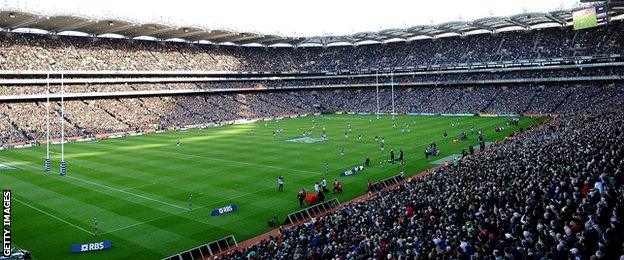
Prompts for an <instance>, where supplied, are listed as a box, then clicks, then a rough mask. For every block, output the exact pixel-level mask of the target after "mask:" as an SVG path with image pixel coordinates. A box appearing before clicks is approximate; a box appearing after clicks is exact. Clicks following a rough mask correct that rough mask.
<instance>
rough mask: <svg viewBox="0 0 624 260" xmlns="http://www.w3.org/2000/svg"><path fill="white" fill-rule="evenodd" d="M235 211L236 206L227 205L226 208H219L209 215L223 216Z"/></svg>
mask: <svg viewBox="0 0 624 260" xmlns="http://www.w3.org/2000/svg"><path fill="white" fill-rule="evenodd" d="M237 209H238V207H237V206H236V204H231V205H228V206H225V207H221V208H218V209H215V210H213V211H212V213H211V214H210V215H213V216H219V215H221V214H225V213H229V212H232V211H236V210H237Z"/></svg>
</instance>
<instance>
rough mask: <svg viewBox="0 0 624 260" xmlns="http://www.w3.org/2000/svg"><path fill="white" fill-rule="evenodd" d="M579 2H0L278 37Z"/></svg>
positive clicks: (45, 11) (47, 11) (7, 6)
mask: <svg viewBox="0 0 624 260" xmlns="http://www.w3.org/2000/svg"><path fill="white" fill-rule="evenodd" d="M578 6H579V0H433V1H430V0H411V1H409V0H406V1H399V0H377V1H375V0H359V1H357V0H309V1H301V0H299V1H297V0H255V1H254V0H203V1H202V0H174V1H171V0H169V1H160V0H152V1H148V0H103V1H95V0H0V9H1V10H11V11H18V10H22V11H28V12H31V13H37V14H42V15H48V16H53V15H61V14H65V15H67V14H69V15H75V16H81V17H87V18H94V19H98V20H105V19H123V20H129V21H132V22H136V23H139V24H141V23H154V22H156V23H163V24H166V25H171V26H175V27H186V26H196V27H200V28H205V29H207V30H218V29H227V30H231V31H236V32H255V33H261V34H277V35H282V36H298V37H307V36H320V35H349V34H354V33H358V32H369V31H379V30H382V29H389V28H405V27H410V26H416V25H431V24H440V23H444V22H449V21H470V20H474V19H477V18H483V17H489V16H510V15H515V14H520V13H523V12H544V11H553V10H560V9H571V8H575V7H578Z"/></svg>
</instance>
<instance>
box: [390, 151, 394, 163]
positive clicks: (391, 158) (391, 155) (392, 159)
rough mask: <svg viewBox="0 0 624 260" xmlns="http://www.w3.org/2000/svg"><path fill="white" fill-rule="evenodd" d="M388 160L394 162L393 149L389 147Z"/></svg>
mask: <svg viewBox="0 0 624 260" xmlns="http://www.w3.org/2000/svg"><path fill="white" fill-rule="evenodd" d="M390 162H391V163H394V150H392V149H390Z"/></svg>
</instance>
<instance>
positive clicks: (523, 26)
mask: <svg viewBox="0 0 624 260" xmlns="http://www.w3.org/2000/svg"><path fill="white" fill-rule="evenodd" d="M503 20H504V21H505V22H509V23H512V24H514V25H517V26H520V27H522V28H524V29H529V26H528V25H526V24H523V23H520V22H517V21H515V20H513V19H512V18H503Z"/></svg>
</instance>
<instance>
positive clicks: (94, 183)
mask: <svg viewBox="0 0 624 260" xmlns="http://www.w3.org/2000/svg"><path fill="white" fill-rule="evenodd" d="M63 177H67V178H72V179H74V180H79V181H82V182H85V183H89V184H92V185H96V186H100V187H103V188H107V189H110V190H114V191H118V192H121V193H125V194H128V195H132V196H135V197H139V198H142V199H146V200H151V201H153V202H158V203H160V204H163V205H167V206H171V207H175V208H178V209H183V210H187V208H184V207H181V206H178V205H174V204H171V203H167V202H164V201H160V200H157V199H152V198H150V197H145V196H143V195H139V194H135V193H132V192H129V191H125V190H122V189H117V188H113V187H111V186H107V185H104V184H100V183H97V182H92V181H88V180H85V179H82V178H78V177H74V176H71V175H65V176H63Z"/></svg>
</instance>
